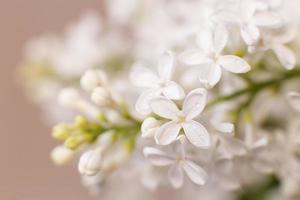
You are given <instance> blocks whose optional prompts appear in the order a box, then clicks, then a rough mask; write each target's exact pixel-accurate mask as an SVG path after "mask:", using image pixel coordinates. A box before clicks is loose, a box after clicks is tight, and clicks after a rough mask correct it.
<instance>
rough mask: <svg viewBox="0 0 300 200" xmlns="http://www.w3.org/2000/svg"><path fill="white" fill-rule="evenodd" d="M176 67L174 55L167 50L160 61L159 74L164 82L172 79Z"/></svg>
mask: <svg viewBox="0 0 300 200" xmlns="http://www.w3.org/2000/svg"><path fill="white" fill-rule="evenodd" d="M173 69H174V55H173V54H172V53H171V52H169V51H167V52H165V53H164V54H163V55H162V56H161V57H160V59H159V61H158V74H159V77H160V79H161V80H162V81H163V82H166V81H169V80H170V79H171V76H172V73H173Z"/></svg>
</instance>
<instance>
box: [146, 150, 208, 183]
mask: <svg viewBox="0 0 300 200" xmlns="http://www.w3.org/2000/svg"><path fill="white" fill-rule="evenodd" d="M144 155H145V157H146V158H147V159H148V160H149V161H150V163H151V164H152V165H155V166H170V168H169V170H168V179H169V181H170V182H171V184H172V186H173V187H174V188H180V187H182V185H183V180H184V177H183V171H184V172H185V173H186V175H187V176H188V177H189V178H190V180H191V181H193V182H194V183H195V184H197V185H204V184H205V182H206V179H207V174H206V172H205V171H204V169H203V168H202V167H200V166H199V165H198V164H196V163H195V162H193V161H191V160H189V159H188V158H187V156H186V155H185V152H184V150H183V151H181V153H180V154H179V155H176V156H173V155H172V154H168V153H165V152H163V151H161V150H159V149H156V148H153V147H145V148H144Z"/></svg>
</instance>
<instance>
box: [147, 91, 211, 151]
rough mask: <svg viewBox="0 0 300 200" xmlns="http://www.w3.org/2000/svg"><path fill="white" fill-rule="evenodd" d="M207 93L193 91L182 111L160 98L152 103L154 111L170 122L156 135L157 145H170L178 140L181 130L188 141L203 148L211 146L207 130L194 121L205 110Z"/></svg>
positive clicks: (161, 127)
mask: <svg viewBox="0 0 300 200" xmlns="http://www.w3.org/2000/svg"><path fill="white" fill-rule="evenodd" d="M206 97H207V92H206V90H205V89H203V88H198V89H195V90H193V91H191V92H190V93H189V94H188V95H187V96H186V98H185V100H184V102H183V107H182V110H179V109H178V107H177V106H176V104H175V103H174V102H173V101H171V100H169V99H167V98H165V97H158V98H155V99H153V100H152V101H151V103H150V106H151V108H152V111H153V112H154V113H155V114H157V115H159V116H161V117H163V118H166V119H169V120H170V121H169V122H166V123H164V124H163V125H162V126H160V127H159V128H158V129H157V131H156V133H155V140H156V143H157V144H160V145H168V144H170V143H171V142H173V141H175V140H176V139H177V138H178V135H179V133H180V131H181V129H183V130H184V134H185V136H186V137H187V139H188V141H189V142H191V143H192V144H193V145H195V146H197V147H202V148H208V147H209V146H210V137H209V134H208V132H207V130H206V128H205V127H204V126H203V125H202V124H200V123H199V122H197V121H195V120H193V119H194V118H195V117H197V116H198V115H199V114H200V113H201V112H202V111H203V109H204V107H205V105H206Z"/></svg>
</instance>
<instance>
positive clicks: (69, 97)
mask: <svg viewBox="0 0 300 200" xmlns="http://www.w3.org/2000/svg"><path fill="white" fill-rule="evenodd" d="M79 99H80V95H79V92H78V91H77V90H76V89H74V88H65V89H63V90H61V91H60V93H59V94H58V103H59V104H60V105H62V106H65V107H73V106H74V104H75V103H76V102H77V101H78V100H79Z"/></svg>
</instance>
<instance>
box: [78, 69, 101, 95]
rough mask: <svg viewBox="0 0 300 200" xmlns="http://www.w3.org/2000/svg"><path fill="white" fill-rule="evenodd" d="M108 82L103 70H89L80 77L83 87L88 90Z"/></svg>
mask: <svg viewBox="0 0 300 200" xmlns="http://www.w3.org/2000/svg"><path fill="white" fill-rule="evenodd" d="M106 82H107V77H106V74H105V73H104V72H103V71H102V70H88V71H86V72H85V73H84V75H83V76H82V77H81V79H80V84H81V87H82V88H83V89H84V90H86V91H90V92H91V91H93V90H94V89H95V88H96V87H98V86H103V85H105V84H106Z"/></svg>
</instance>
